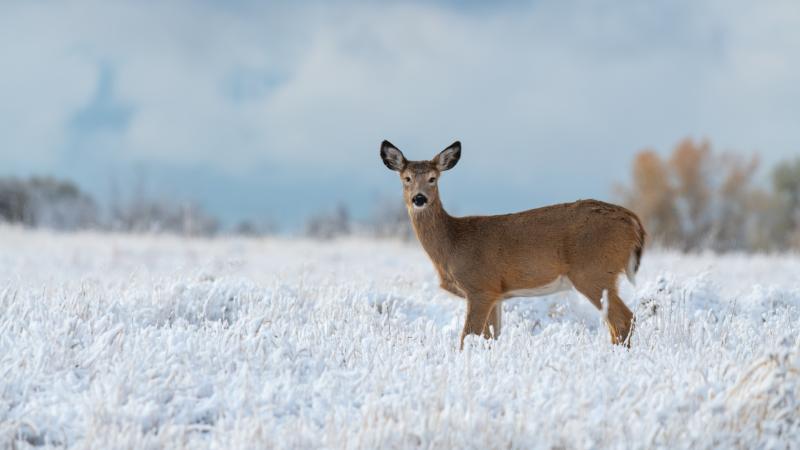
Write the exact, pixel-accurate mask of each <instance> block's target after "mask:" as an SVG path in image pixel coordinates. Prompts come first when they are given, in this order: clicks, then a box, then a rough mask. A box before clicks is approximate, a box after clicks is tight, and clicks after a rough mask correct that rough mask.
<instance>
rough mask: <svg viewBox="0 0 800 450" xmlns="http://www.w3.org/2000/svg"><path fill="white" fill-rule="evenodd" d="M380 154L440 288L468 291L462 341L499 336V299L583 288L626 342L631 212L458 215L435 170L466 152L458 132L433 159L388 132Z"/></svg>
mask: <svg viewBox="0 0 800 450" xmlns="http://www.w3.org/2000/svg"><path fill="white" fill-rule="evenodd" d="M380 156H381V160H382V161H383V163H384V164H385V165H386V167H388V168H389V169H390V170H393V171H396V172H398V173H399V175H400V181H401V182H402V185H403V199H404V203H405V206H406V208H407V210H408V215H409V218H410V220H411V225H412V227H413V229H414V233H415V234H416V236H417V239H418V240H419V242H420V244H421V245H422V248H423V249H424V250H425V252H426V253H427V255H428V257H429V258H430V260H431V262H432V263H433V266H434V268H435V269H436V272H437V274H438V277H439V282H440V283H439V285H440V287H441V288H442V289H444V290H445V291H447V292H450V293H452V294H454V295H456V296H458V297H461V298H463V299H466V302H467V312H466V318H465V319H464V328H463V330H462V332H461V340H460V348H461V349H462V350H463V348H464V339H465V338H466V337H467V336H469V335H480V336H483V337H484V338H487V339H497V338H498V336H499V335H500V331H501V326H502V302H503V300H506V299H509V298H514V297H537V296H543V295H549V294H553V293H556V292H561V291H568V290H571V289H575V290H577V291H578V292H579V293H580V294H582V295H583V296H584V297H586V298H587V299H588V300H589V301H590V302H591V303H592V304H593V305H594V306H595V307H596V308H597V309H598V310H601V311H602V312H603V319H604V321H605V323H606V325H607V326H608V330H609V332H610V334H611V342H612V344H615V345H624V346H626V347H628V348H630V339H631V336H632V332H633V326H634V317H633V313H632V312H631V310H630V309H628V307H627V306H626V305H625V303H624V302H623V301H622V299H621V298H620V297H619V292H618V286H617V283H618V279H619V278H620V276H621V275H622V274H623V273H624V274H625V275H626V276H627V278H628V279H629V281H630V282H631V283H632V284H633V283H635V278H634V277H635V275H636V273H637V271H638V270H639V265H640V263H641V259H642V251H643V248H644V243H645V237H646V233H645V230H644V227H643V226H642V223H641V221H640V220H639V218H638V217H637V216H636V214H634V213H633V212H632V211H630V210H628V209H626V208H624V207H622V206H618V205H614V204H611V203H606V202H602V201H598V200H578V201H575V202H572V203H562V204H556V205H551V206H544V207H540V208H535V209H530V210H527V211H522V212H517V213H512V214H502V215H489V216H468V217H454V216H451V215H449V214H448V213H447V212H446V211H445V209H444V207H443V205H442V201H441V199H440V197H439V177H440V176H441V174H442V173H443V172H445V171H447V170H450V169H452V168H453V167H454V166H455V165H456V164H457V163H458V161H459V159H460V158H461V142H459V141H456V142H454V143H453V144H451V145H450V146H448V147H447V148H445V149H444V150H442V151H441V152H439V153H438V154H437V155H436V156H435V157H434V158H433V159H431V160H429V161H409V160H407V159H406V158H405V156H404V155H403V152H401V151H400V150H399V149H398V148H397V147H395V146H394V145H393V144H392V143H391V142H389V141H383V143H382V144H381V148H380Z"/></svg>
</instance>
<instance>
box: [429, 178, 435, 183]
mask: <svg viewBox="0 0 800 450" xmlns="http://www.w3.org/2000/svg"><path fill="white" fill-rule="evenodd" d="M434 181H436V177H431V178H430V179H429V180H428V183H433V182H434Z"/></svg>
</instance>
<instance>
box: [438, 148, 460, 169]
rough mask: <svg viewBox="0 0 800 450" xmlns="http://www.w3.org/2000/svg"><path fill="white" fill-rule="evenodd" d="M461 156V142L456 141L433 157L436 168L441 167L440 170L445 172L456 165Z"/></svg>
mask: <svg viewBox="0 0 800 450" xmlns="http://www.w3.org/2000/svg"><path fill="white" fill-rule="evenodd" d="M459 158H461V142H459V141H455V142H453V143H452V144H450V146H449V147H447V148H446V149H444V150H442V152H441V153H439V154H438V155H436V157H435V158H433V163H434V164H436V168H437V169H439V172H443V171H445V170H450V169H452V168H453V167H455V165H456V163H458V159H459Z"/></svg>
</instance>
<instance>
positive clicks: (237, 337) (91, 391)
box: [0, 228, 800, 449]
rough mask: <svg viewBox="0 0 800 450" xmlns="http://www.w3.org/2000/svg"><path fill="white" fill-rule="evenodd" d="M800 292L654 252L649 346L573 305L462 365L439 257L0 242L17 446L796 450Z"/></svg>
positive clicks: (795, 281) (2, 433) (27, 239)
mask: <svg viewBox="0 0 800 450" xmlns="http://www.w3.org/2000/svg"><path fill="white" fill-rule="evenodd" d="M799 275H800V257H798V256H736V255H734V256H722V257H720V256H713V255H701V256H685V255H679V254H674V253H666V252H650V253H646V254H645V258H644V261H643V265H642V269H641V271H640V273H639V276H638V286H637V287H635V288H633V287H630V286H629V285H627V284H625V285H624V289H623V292H624V293H625V294H626V298H627V299H628V304H629V305H630V306H631V307H632V308H633V309H635V311H636V312H637V315H638V326H637V334H636V335H635V337H634V342H633V348H632V349H631V350H629V351H627V350H625V349H621V348H615V347H613V346H612V345H611V344H610V342H609V337H608V333H607V331H606V329H605V327H604V326H601V324H600V320H599V317H598V313H597V312H595V311H594V310H593V309H592V308H591V306H589V303H588V301H586V300H585V299H583V298H581V297H580V296H579V295H578V294H575V293H570V294H558V295H555V296H551V297H546V298H539V299H521V300H514V301H509V302H506V304H505V306H504V308H505V315H504V329H503V335H502V336H501V338H500V339H499V340H498V341H496V342H493V343H491V344H487V341H483V340H482V339H474V340H473V341H471V342H468V345H467V348H466V349H465V350H464V351H463V352H460V351H458V350H457V344H458V334H459V331H460V328H461V322H462V316H463V313H464V305H463V303H462V302H461V301H460V300H458V299H456V298H454V297H451V296H450V295H449V294H446V293H444V292H442V291H440V290H439V289H438V288H437V281H436V279H435V275H434V271H433V268H432V266H431V264H430V263H429V262H428V260H427V258H426V257H425V255H424V254H423V253H422V252H421V250H420V249H419V248H418V246H417V245H416V244H400V243H396V242H389V241H369V240H358V239H353V240H345V241H339V242H332V243H318V242H309V241H297V240H272V239H268V240H244V239H218V240H184V239H179V238H173V237H131V236H119V235H98V234H79V235H58V234H50V233H45V232H30V231H21V230H18V229H12V228H0V447H6V446H16V447H17V448H25V447H26V446H69V447H74V448H104V449H107V448H162V447H187V448H205V447H211V448H222V449H228V448H364V449H375V448H417V447H419V448H459V449H462V448H480V449H484V448H553V447H555V448H559V447H564V448H605V447H609V448H654V447H669V448H685V447H694V448H706V447H721V448H728V447H738V448H787V447H795V448H796V447H798V446H800V388H799V387H800V381H799V380H800V372H799V371H800V339H798V334H799V333H798V332H799V331H800V325H799V321H798V319H800V277H799Z"/></svg>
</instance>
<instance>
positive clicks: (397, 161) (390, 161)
mask: <svg viewBox="0 0 800 450" xmlns="http://www.w3.org/2000/svg"><path fill="white" fill-rule="evenodd" d="M381 159H382V160H383V163H384V164H386V167H388V168H389V169H391V170H396V171H398V172H400V171H402V170H403V169H405V168H406V163H407V162H408V161H406V157H405V156H403V152H401V151H400V150H399V149H398V148H397V147H395V146H394V145H392V143H391V142H389V141H383V143H382V144H381Z"/></svg>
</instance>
